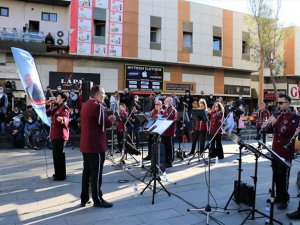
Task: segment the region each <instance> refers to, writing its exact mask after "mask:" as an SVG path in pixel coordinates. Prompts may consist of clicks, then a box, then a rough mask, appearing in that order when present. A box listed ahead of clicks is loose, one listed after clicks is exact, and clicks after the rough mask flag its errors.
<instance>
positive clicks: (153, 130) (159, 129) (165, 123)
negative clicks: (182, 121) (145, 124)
mask: <svg viewBox="0 0 300 225" xmlns="http://www.w3.org/2000/svg"><path fill="white" fill-rule="evenodd" d="M173 122H174V121H172V120H166V119H157V120H156V122H155V123H154V124H153V125H152V126H151V127H150V128H149V129H148V132H149V133H150V134H154V135H155V136H156V137H154V138H155V139H154V140H155V141H156V143H155V144H157V148H154V147H153V148H152V151H153V155H154V157H153V158H154V162H151V164H152V163H154V165H151V168H153V171H152V178H151V180H150V181H149V183H148V184H147V185H146V187H145V188H144V189H143V190H142V192H141V195H142V194H143V193H144V191H145V190H146V189H147V188H148V187H149V186H150V185H151V183H152V182H153V189H152V190H151V188H150V187H149V189H150V190H151V191H152V204H154V197H155V194H157V193H158V192H159V191H158V192H156V182H158V183H159V184H160V186H161V187H162V188H163V190H164V191H165V192H166V193H167V194H168V195H169V196H171V193H170V192H169V191H168V190H167V189H166V188H165V186H164V185H163V184H162V183H161V179H160V177H159V176H157V161H158V160H157V157H158V155H159V152H160V135H162V134H163V133H164V132H165V131H166V130H167V129H168V128H169V127H170V126H171V125H172V123H173Z"/></svg>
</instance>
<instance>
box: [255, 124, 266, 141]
mask: <svg viewBox="0 0 300 225" xmlns="http://www.w3.org/2000/svg"><path fill="white" fill-rule="evenodd" d="M259 131H260V129H259V128H257V130H256V134H257V135H258V133H259ZM262 138H263V143H266V141H267V133H266V132H262ZM259 140H260V138H259Z"/></svg>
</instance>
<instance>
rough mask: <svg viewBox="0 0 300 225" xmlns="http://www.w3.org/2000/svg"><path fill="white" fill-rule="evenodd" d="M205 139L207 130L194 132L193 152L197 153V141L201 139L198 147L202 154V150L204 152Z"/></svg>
mask: <svg viewBox="0 0 300 225" xmlns="http://www.w3.org/2000/svg"><path fill="white" fill-rule="evenodd" d="M205 140H206V131H198V130H194V132H193V136H192V149H191V152H190V153H192V154H194V153H195V148H196V144H197V141H199V143H198V144H199V145H200V146H199V145H198V147H199V148H200V149H199V150H200V154H201V153H202V152H204V150H205Z"/></svg>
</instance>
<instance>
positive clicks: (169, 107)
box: [161, 97, 177, 168]
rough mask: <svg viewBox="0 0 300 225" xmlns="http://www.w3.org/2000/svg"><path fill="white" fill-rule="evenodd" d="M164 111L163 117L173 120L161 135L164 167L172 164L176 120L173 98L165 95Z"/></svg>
mask: <svg viewBox="0 0 300 225" xmlns="http://www.w3.org/2000/svg"><path fill="white" fill-rule="evenodd" d="M164 105H165V111H164V113H163V118H167V119H168V120H173V123H172V125H171V126H169V127H168V129H167V130H166V131H165V132H164V133H163V134H162V135H161V140H162V143H163V144H164V145H165V148H166V168H169V167H172V166H173V164H172V163H173V158H174V157H173V156H174V144H173V137H174V136H175V131H176V121H177V110H176V109H175V108H174V107H173V99H172V98H171V97H167V98H166V99H165V100H164Z"/></svg>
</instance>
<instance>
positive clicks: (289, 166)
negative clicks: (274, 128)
mask: <svg viewBox="0 0 300 225" xmlns="http://www.w3.org/2000/svg"><path fill="white" fill-rule="evenodd" d="M258 143H259V144H260V145H261V146H262V147H263V148H264V149H266V150H267V151H268V152H269V153H270V154H271V157H270V156H267V159H269V160H270V161H271V167H272V168H273V162H274V161H275V160H277V161H278V162H279V163H281V164H282V165H283V166H285V167H288V168H291V167H292V164H291V163H290V162H289V161H287V160H285V159H284V158H282V157H281V156H279V155H278V154H277V153H276V152H274V151H273V150H272V149H271V148H269V147H268V146H267V145H266V144H265V143H263V142H262V141H260V140H259V141H258ZM274 189H275V179H274V171H273V174H272V187H271V192H270V194H271V196H270V216H269V217H268V218H270V221H269V224H273V221H275V222H276V223H278V224H282V223H281V222H279V221H277V220H274V219H273V216H274V203H275V202H274V200H275V190H274Z"/></svg>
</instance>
